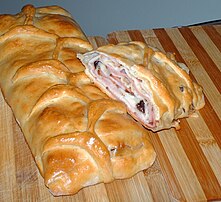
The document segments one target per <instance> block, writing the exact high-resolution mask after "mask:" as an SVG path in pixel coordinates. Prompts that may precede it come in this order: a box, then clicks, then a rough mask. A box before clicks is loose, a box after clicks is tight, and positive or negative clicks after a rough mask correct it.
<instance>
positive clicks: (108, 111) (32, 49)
mask: <svg viewBox="0 0 221 202" xmlns="http://www.w3.org/2000/svg"><path fill="white" fill-rule="evenodd" d="M5 22H6V23H5ZM0 33H1V34H0V49H1V51H0V87H1V91H2V93H3V95H4V98H5V100H6V101H7V103H8V104H9V106H10V107H11V109H12V110H13V112H14V116H15V118H16V120H17V122H18V124H19V125H20V127H21V129H22V131H23V134H24V136H25V139H26V140H27V143H28V145H29V148H30V149H31V152H32V154H33V156H34V158H35V161H36V163H37V166H38V168H39V170H40V173H41V175H42V176H43V177H44V181H45V184H46V186H47V187H48V188H49V189H50V191H51V192H52V194H53V195H55V196H59V195H69V194H74V193H77V192H78V191H79V190H80V189H81V188H83V187H86V186H89V185H93V184H96V183H100V182H111V181H112V180H114V179H122V178H128V177H131V176H133V175H134V174H135V173H137V172H139V171H141V170H143V169H146V168H148V167H149V166H150V165H151V164H152V163H153V162H154V160H155V156H156V154H155V152H154V149H153V147H152V145H151V144H150V142H149V139H148V136H147V132H146V130H145V129H144V128H143V127H142V126H141V125H139V124H138V123H137V122H135V121H134V120H133V119H132V118H130V116H128V115H127V111H126V108H125V106H124V104H123V103H121V102H118V101H115V100H112V99H110V98H108V97H107V96H106V95H105V94H104V93H103V92H102V91H101V90H100V89H98V88H97V87H96V86H95V85H94V84H93V83H92V82H91V80H90V79H89V78H88V77H87V76H86V75H85V73H84V71H83V70H84V66H83V65H82V64H81V62H80V61H79V59H78V58H77V57H76V54H77V53H85V52H86V51H90V50H92V47H91V45H90V43H89V42H88V40H87V38H86V37H85V35H84V33H83V32H82V30H81V29H80V27H79V26H78V25H77V23H76V22H75V21H74V20H73V19H72V18H71V17H70V14H69V13H68V12H67V11H65V10H64V9H62V8H60V7H57V6H52V7H44V8H34V7H33V6H31V5H27V6H25V7H24V8H23V9H22V11H21V13H19V14H17V15H1V16H0Z"/></svg>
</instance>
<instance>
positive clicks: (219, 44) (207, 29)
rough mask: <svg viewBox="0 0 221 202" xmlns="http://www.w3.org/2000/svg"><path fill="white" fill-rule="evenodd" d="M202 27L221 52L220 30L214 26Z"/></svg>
mask: <svg viewBox="0 0 221 202" xmlns="http://www.w3.org/2000/svg"><path fill="white" fill-rule="evenodd" d="M202 28H203V29H204V31H205V32H206V34H207V35H208V36H209V37H210V39H211V40H212V41H213V43H214V44H215V45H216V47H217V48H218V49H219V51H220V52H221V35H220V34H219V32H217V30H216V29H215V28H214V27H213V26H202Z"/></svg>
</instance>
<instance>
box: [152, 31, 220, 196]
mask: <svg viewBox="0 0 221 202" xmlns="http://www.w3.org/2000/svg"><path fill="white" fill-rule="evenodd" d="M154 32H155V34H156V36H157V38H158V39H159V41H160V43H161V45H162V46H163V48H164V50H165V51H166V52H168V51H169V52H174V53H175V54H176V58H177V60H178V61H180V62H184V60H183V58H182V56H181V55H180V53H179V52H178V50H177V48H176V47H175V45H174V44H173V42H172V40H171V39H170V37H169V36H168V34H167V33H166V31H165V30H164V29H156V30H154ZM191 77H193V75H191ZM204 108H207V111H208V108H210V109H209V110H210V113H209V114H211V113H212V111H213V109H212V106H211V105H208V103H207V105H206V106H205V107H204ZM204 108H203V110H205V109H204ZM203 116H204V117H203V118H204V120H210V119H208V117H206V116H205V113H203ZM213 116H216V114H215V113H214V112H213ZM213 116H211V118H213ZM213 119H214V118H213ZM210 121H211V120H210ZM208 122H209V121H208ZM208 127H209V129H211V128H212V130H213V131H214V134H216V133H217V128H216V130H215V128H213V126H212V127H211V125H208ZM217 127H219V124H218V123H217ZM178 138H179V140H180V142H181V144H182V145H183V148H184V150H185V153H186V154H187V156H188V159H190V162H191V164H192V166H193V169H194V170H195V171H196V175H197V178H198V180H199V181H200V184H201V186H202V188H203V190H204V192H205V194H206V196H207V198H208V199H212V198H213V197H214V196H219V195H218V194H219V193H220V192H219V191H221V190H220V186H219V183H218V181H217V179H216V176H215V175H214V173H213V171H212V169H211V167H210V165H209V163H208V161H207V160H206V158H205V156H204V154H203V152H202V150H201V148H200V146H199V143H198V142H197V140H196V137H195V136H194V134H193V132H192V130H191V128H190V126H189V125H188V123H187V122H186V120H185V119H183V120H181V130H179V131H178ZM214 138H215V137H214ZM216 139H217V140H219V137H216ZM193 154H194V155H193ZM196 159H200V160H199V161H196Z"/></svg>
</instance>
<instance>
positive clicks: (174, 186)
mask: <svg viewBox="0 0 221 202" xmlns="http://www.w3.org/2000/svg"><path fill="white" fill-rule="evenodd" d="M150 138H151V142H152V144H153V145H154V149H155V151H156V153H157V160H158V161H159V166H160V169H161V172H162V174H163V176H164V178H165V180H166V183H167V184H168V186H169V189H170V193H171V195H172V196H173V198H175V199H176V200H179V201H184V200H185V196H184V193H183V190H182V187H181V186H180V184H179V182H178V179H177V177H176V175H175V173H174V169H173V167H172V165H171V163H170V161H169V158H168V156H167V153H166V151H165V149H164V147H163V144H162V142H161V140H160V138H159V135H158V134H155V133H152V134H150ZM168 138H169V139H170V136H168Z"/></svg>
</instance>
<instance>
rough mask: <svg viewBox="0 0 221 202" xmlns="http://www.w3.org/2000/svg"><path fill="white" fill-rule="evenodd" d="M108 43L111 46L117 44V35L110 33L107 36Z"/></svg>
mask: <svg viewBox="0 0 221 202" xmlns="http://www.w3.org/2000/svg"><path fill="white" fill-rule="evenodd" d="M107 41H108V42H109V43H110V44H115V45H116V44H117V43H118V41H117V37H116V34H115V33H114V32H112V33H110V34H108V35H107Z"/></svg>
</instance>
